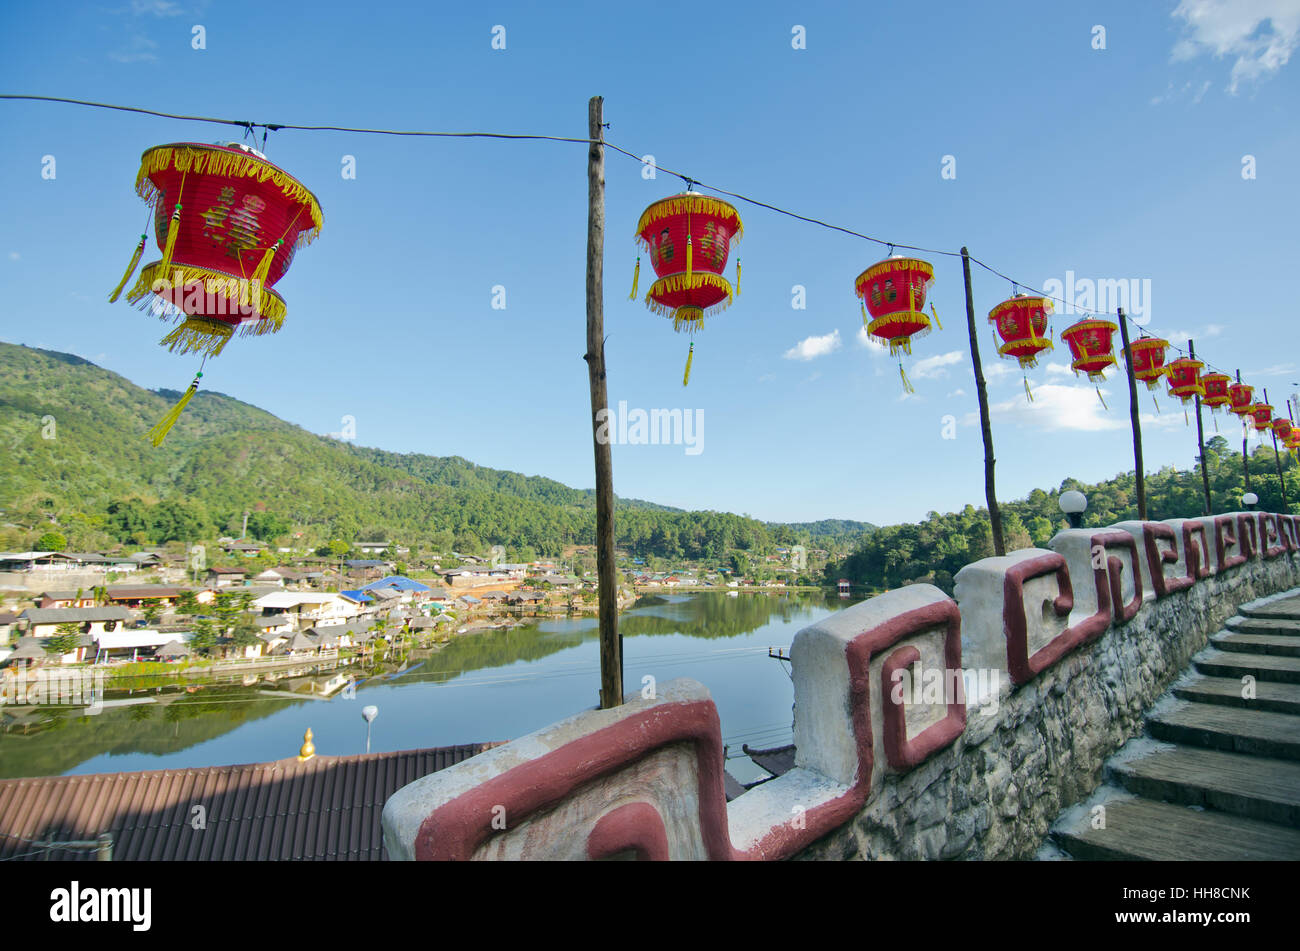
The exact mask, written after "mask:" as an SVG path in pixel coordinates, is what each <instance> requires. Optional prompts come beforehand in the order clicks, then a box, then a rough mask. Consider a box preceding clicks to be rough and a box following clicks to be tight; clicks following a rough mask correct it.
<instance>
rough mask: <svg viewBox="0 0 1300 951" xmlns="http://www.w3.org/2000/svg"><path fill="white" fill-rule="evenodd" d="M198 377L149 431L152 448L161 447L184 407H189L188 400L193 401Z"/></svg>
mask: <svg viewBox="0 0 1300 951" xmlns="http://www.w3.org/2000/svg"><path fill="white" fill-rule="evenodd" d="M202 375H203V374H202V373H200V374H199V376H202ZM199 376H196V377H195V378H194V382H193V383H191V384H190V386H189V389H187V390H186V391H185V394H184V395H183V396H182V397H181V398H180V400H178V401H177V403H176V405H175V406H173V407H172V408H171V409H169V410H168V411H167V415H166V416H164V417H163V418H162V419H160V420H158V422H157V423H156V424H155V425H154V427H153V428H152V429H150V430H149V432H148V434H147V435H148V437H149V441H150V442H151V443H153V444H154V446H161V445H162V441H163V440H164V439H165V438H167V434H168V433H169V432H171V429H172V427H173V426H175V425H176V420H178V419H180V416H181V413H183V412H185V407H186V406H189V405H190V400H192V399H194V394H195V393H197V392H198V389H199Z"/></svg>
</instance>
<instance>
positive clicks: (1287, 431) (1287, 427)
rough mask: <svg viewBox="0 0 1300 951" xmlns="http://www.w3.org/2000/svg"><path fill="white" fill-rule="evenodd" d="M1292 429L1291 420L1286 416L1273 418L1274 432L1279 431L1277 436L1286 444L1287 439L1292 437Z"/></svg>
mask: <svg viewBox="0 0 1300 951" xmlns="http://www.w3.org/2000/svg"><path fill="white" fill-rule="evenodd" d="M1291 429H1292V426H1291V420H1289V419H1287V418H1286V417H1285V416H1279V417H1278V418H1277V419H1275V420H1273V432H1275V433H1277V438H1278V439H1280V440H1282V444H1283V445H1286V441H1287V439H1288V438H1290V436H1291Z"/></svg>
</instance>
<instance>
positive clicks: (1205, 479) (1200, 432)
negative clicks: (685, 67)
mask: <svg viewBox="0 0 1300 951" xmlns="http://www.w3.org/2000/svg"><path fill="white" fill-rule="evenodd" d="M1187 353H1188V355H1189V356H1190V357H1191V359H1193V360H1195V359H1196V344H1194V343H1192V341H1190V340H1188V341H1187ZM1196 444H1197V445H1198V446H1200V447H1201V484H1202V485H1204V486H1205V514H1206V515H1209V514H1211V512H1212V511H1213V509H1212V507H1211V503H1210V470H1209V469H1208V468H1206V465H1205V426H1204V425H1203V424H1202V423H1201V396H1200V394H1199V393H1198V394H1197V395H1196Z"/></svg>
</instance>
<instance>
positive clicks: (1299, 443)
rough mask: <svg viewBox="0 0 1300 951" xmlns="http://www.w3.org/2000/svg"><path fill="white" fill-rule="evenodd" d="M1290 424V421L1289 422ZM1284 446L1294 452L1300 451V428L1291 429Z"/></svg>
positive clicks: (1293, 427)
mask: <svg viewBox="0 0 1300 951" xmlns="http://www.w3.org/2000/svg"><path fill="white" fill-rule="evenodd" d="M1288 422H1290V421H1289V420H1288ZM1283 445H1285V446H1286V448H1287V449H1290V450H1291V451H1292V452H1295V451H1296V450H1297V449H1300V427H1296V426H1294V425H1293V426H1292V427H1291V429H1290V431H1289V432H1288V433H1287V435H1286V439H1285V440H1284V441H1283Z"/></svg>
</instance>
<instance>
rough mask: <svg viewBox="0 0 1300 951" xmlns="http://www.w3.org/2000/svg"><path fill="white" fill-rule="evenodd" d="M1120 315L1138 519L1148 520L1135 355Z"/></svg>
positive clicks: (1124, 321)
mask: <svg viewBox="0 0 1300 951" xmlns="http://www.w3.org/2000/svg"><path fill="white" fill-rule="evenodd" d="M1115 313H1116V314H1118V315H1119V335H1120V338H1121V339H1122V340H1123V341H1124V366H1125V367H1126V368H1127V369H1128V415H1129V422H1130V424H1131V425H1132V427H1133V471H1134V472H1135V473H1137V496H1138V518H1139V519H1141V520H1142V521H1144V522H1145V521H1146V520H1147V482H1146V475H1145V474H1144V473H1143V471H1142V424H1141V422H1140V421H1139V420H1138V390H1137V377H1135V376H1134V375H1133V353H1132V352H1131V351H1130V350H1129V343H1128V318H1127V317H1125V316H1124V308H1123V307H1120V308H1117V309H1116V311H1115Z"/></svg>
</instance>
